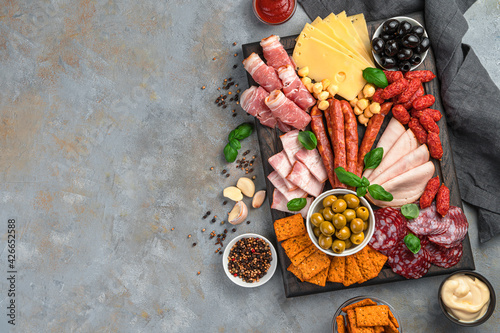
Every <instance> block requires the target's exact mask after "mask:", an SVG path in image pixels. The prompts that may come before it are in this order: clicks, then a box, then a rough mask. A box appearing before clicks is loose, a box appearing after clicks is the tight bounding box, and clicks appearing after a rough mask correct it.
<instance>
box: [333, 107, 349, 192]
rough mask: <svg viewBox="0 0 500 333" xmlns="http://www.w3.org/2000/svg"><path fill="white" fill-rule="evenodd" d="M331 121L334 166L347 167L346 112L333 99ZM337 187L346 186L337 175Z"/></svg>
mask: <svg viewBox="0 0 500 333" xmlns="http://www.w3.org/2000/svg"><path fill="white" fill-rule="evenodd" d="M330 123H331V127H332V136H331V137H330V139H331V140H332V146H333V154H334V155H335V156H334V160H333V161H334V163H333V164H334V167H335V168H338V167H343V168H344V169H345V168H346V167H347V161H346V152H345V131H344V114H343V113H342V107H341V105H340V101H339V100H337V99H333V101H332V104H330ZM335 187H336V188H337V187H340V188H346V186H345V185H344V184H342V183H341V182H340V181H339V179H338V178H337V175H335Z"/></svg>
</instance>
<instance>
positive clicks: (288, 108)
mask: <svg viewBox="0 0 500 333" xmlns="http://www.w3.org/2000/svg"><path fill="white" fill-rule="evenodd" d="M265 102H266V105H267V107H268V108H269V109H271V112H272V113H273V116H274V117H275V118H277V119H278V120H280V121H281V122H283V123H285V124H286V125H289V126H292V127H295V128H296V129H299V130H304V129H305V128H306V126H307V125H308V124H309V122H310V121H311V117H310V116H309V115H308V114H307V113H306V112H305V111H304V110H302V109H301V108H299V107H298V106H297V104H295V103H294V102H292V101H291V100H289V99H288V98H286V96H285V94H283V92H281V91H280V90H274V91H273V92H271V93H270V94H269V96H267V97H266V99H265Z"/></svg>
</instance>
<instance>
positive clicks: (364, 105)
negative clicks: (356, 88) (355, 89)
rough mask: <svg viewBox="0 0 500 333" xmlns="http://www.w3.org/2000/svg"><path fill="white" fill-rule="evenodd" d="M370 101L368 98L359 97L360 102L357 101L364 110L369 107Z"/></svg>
mask: <svg viewBox="0 0 500 333" xmlns="http://www.w3.org/2000/svg"><path fill="white" fill-rule="evenodd" d="M369 104H370V102H369V101H368V100H367V99H366V98H361V99H358V102H357V103H356V106H357V107H358V108H360V109H361V110H364V109H366V108H367V107H368V105H369Z"/></svg>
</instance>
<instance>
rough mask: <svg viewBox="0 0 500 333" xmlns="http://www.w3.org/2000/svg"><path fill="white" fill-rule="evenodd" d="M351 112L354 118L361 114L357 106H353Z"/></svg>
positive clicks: (361, 111)
mask: <svg viewBox="0 0 500 333" xmlns="http://www.w3.org/2000/svg"><path fill="white" fill-rule="evenodd" d="M352 111H353V112H354V114H355V115H356V116H359V115H360V114H363V110H361V109H360V108H358V106H357V105H355V106H354V109H352Z"/></svg>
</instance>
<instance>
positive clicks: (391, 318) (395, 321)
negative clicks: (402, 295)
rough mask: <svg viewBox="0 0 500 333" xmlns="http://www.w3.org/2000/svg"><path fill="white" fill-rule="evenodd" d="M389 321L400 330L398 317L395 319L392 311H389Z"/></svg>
mask: <svg viewBox="0 0 500 333" xmlns="http://www.w3.org/2000/svg"><path fill="white" fill-rule="evenodd" d="M389 320H390V321H391V322H392V324H393V325H394V326H395V327H396V328H399V323H398V321H397V319H396V317H394V315H393V314H392V312H391V310H390V309H389Z"/></svg>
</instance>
